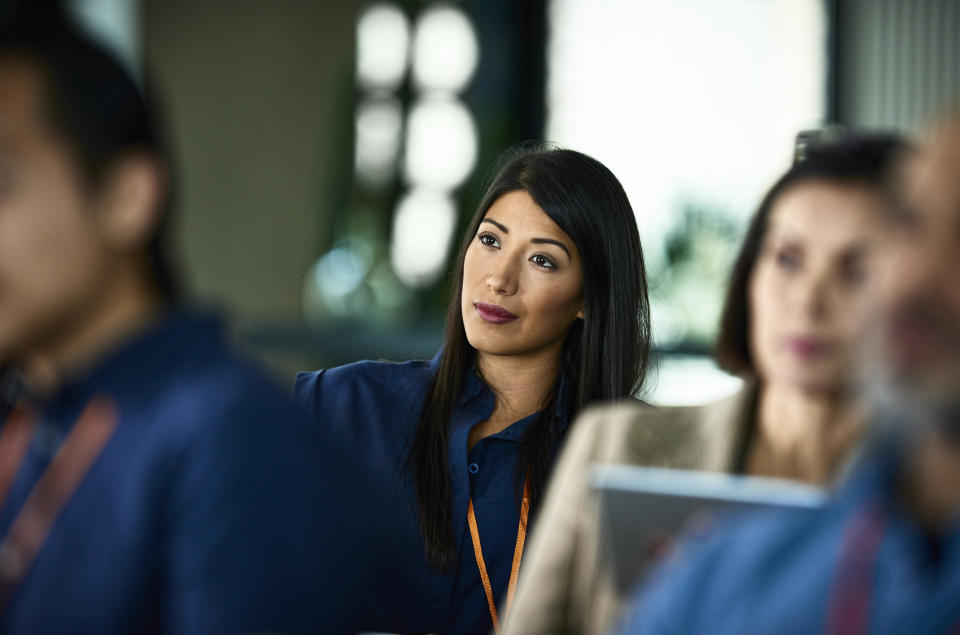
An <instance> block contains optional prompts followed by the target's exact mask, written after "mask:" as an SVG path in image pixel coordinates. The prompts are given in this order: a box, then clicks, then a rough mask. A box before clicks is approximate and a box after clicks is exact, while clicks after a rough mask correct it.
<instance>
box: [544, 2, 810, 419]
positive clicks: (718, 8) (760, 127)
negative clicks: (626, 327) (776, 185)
mask: <svg viewBox="0 0 960 635" xmlns="http://www.w3.org/2000/svg"><path fill="white" fill-rule="evenodd" d="M823 5H824V3H823V0H552V2H551V5H550V9H549V27H550V39H549V42H548V80H547V101H548V111H547V125H546V134H545V136H546V138H547V139H548V140H550V141H553V142H556V143H558V144H560V145H562V146H566V147H570V148H574V149H577V150H581V151H584V152H587V153H588V154H591V155H593V156H595V157H596V158H597V159H599V160H600V161H602V162H603V163H605V164H606V165H607V166H608V167H609V168H610V169H611V170H613V172H614V174H616V175H617V177H618V178H619V179H620V180H621V182H622V183H623V186H624V189H625V190H626V191H627V194H628V196H629V197H630V201H631V203H632V205H633V208H634V211H635V213H636V215H637V223H638V226H639V229H640V236H641V239H642V241H643V247H644V251H645V255H646V257H647V265H648V272H649V274H650V276H651V293H652V308H653V329H654V337H655V338H656V339H657V341H658V342H659V343H660V344H661V345H670V344H675V343H679V342H684V341H686V342H689V341H697V342H701V343H709V341H710V340H711V339H712V338H713V337H714V334H715V332H716V325H717V322H718V319H719V312H720V305H721V302H722V296H723V292H724V286H725V283H726V279H727V275H728V273H729V267H730V266H731V262H730V259H731V258H732V256H733V254H734V253H735V250H736V248H737V247H738V242H739V237H740V235H741V232H742V230H743V228H744V226H745V223H746V220H747V219H748V218H749V217H750V215H751V214H752V213H753V212H754V210H755V208H756V206H757V205H758V203H759V199H760V197H761V196H762V194H763V192H764V191H765V190H766V189H767V188H768V187H769V186H770V185H771V184H772V183H773V181H774V179H776V178H777V176H779V175H780V174H781V173H782V172H783V171H784V170H786V169H787V168H788V167H789V164H790V160H791V158H792V148H793V141H794V136H795V135H796V133H797V132H798V131H799V130H802V129H805V128H810V127H815V126H817V125H820V124H821V123H822V121H823V119H824V114H825V105H826V95H825V89H826V64H827V61H826V39H825V38H826V16H825V12H824V6H823ZM687 370H689V369H687ZM684 372H686V371H684ZM688 374H689V373H688ZM687 385H688V386H690V385H696V384H693V383H688V384H687ZM693 392H695V391H691V393H693ZM672 398H673V397H671V399H672ZM692 399H694V400H696V399H697V397H696V395H693V396H692Z"/></svg>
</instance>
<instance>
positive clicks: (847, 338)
mask: <svg viewBox="0 0 960 635" xmlns="http://www.w3.org/2000/svg"><path fill="white" fill-rule="evenodd" d="M884 204H885V202H884V200H883V198H882V196H881V195H880V194H879V193H877V192H876V191H874V190H872V189H870V188H869V187H867V186H864V185H847V184H835V183H831V182H829V181H825V180H823V181H807V182H803V183H798V184H796V185H793V186H791V187H789V188H788V189H787V190H785V191H784V192H783V193H781V194H780V196H779V197H778V198H777V199H776V200H775V201H774V204H773V208H772V209H771V213H770V217H769V222H768V226H767V231H766V236H765V237H764V242H763V244H762V245H761V248H760V253H759V254H758V257H757V262H756V264H755V265H754V269H753V272H752V274H751V276H750V281H749V287H748V294H749V295H748V297H749V303H750V320H751V332H750V347H751V352H752V355H753V359H754V364H755V366H756V369H757V372H758V374H759V377H760V378H761V379H762V380H763V381H764V382H765V383H768V384H770V383H785V384H790V385H793V386H796V387H799V388H801V389H804V390H815V391H829V392H836V391H841V390H845V389H846V388H847V387H848V385H849V382H850V381H851V379H852V371H853V363H854V350H855V348H856V340H857V338H858V335H859V334H860V333H861V332H862V330H863V328H864V326H865V324H866V321H867V315H868V313H869V311H870V307H871V304H872V301H873V293H872V291H873V290H872V286H873V285H872V280H871V278H872V275H871V274H872V262H871V261H872V259H873V256H874V254H875V252H876V250H877V248H878V243H879V242H880V240H881V235H880V231H881V230H880V229H879V227H878V226H879V225H880V223H878V222H877V218H878V213H879V210H878V208H879V206H882V205H884Z"/></svg>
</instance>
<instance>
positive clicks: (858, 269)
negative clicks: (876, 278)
mask: <svg viewBox="0 0 960 635" xmlns="http://www.w3.org/2000/svg"><path fill="white" fill-rule="evenodd" d="M867 268H868V267H867V264H866V263H865V262H864V261H863V259H861V258H855V259H850V260H847V261H845V262H844V263H843V268H842V269H841V271H842V275H843V281H844V282H846V283H847V284H848V285H850V286H859V285H861V284H863V283H864V282H866V281H867V276H868V272H867Z"/></svg>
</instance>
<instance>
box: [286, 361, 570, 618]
mask: <svg viewBox="0 0 960 635" xmlns="http://www.w3.org/2000/svg"><path fill="white" fill-rule="evenodd" d="M439 355H440V354H439V353H438V354H437V356H436V357H434V359H433V360H432V361H430V362H419V361H414V362H404V363H388V362H369V361H365V362H357V363H355V364H349V365H347V366H341V367H338V368H332V369H328V370H320V371H316V372H310V373H301V374H300V375H298V377H297V381H296V396H297V398H298V399H299V400H300V401H301V402H302V403H303V404H305V405H306V406H307V407H309V408H310V410H311V411H312V412H313V415H314V417H315V419H316V420H317V423H319V424H320V426H321V428H322V429H323V430H324V432H325V434H328V435H331V436H333V437H335V438H336V439H337V440H338V442H341V443H345V445H346V447H347V448H348V450H347V451H348V452H350V457H349V459H350V460H351V461H354V462H356V465H357V469H363V470H370V471H373V472H375V473H376V474H377V478H378V479H388V478H394V479H396V480H397V482H398V483H399V485H400V487H401V488H402V492H403V494H402V495H403V497H404V498H405V499H406V502H407V505H406V506H405V509H406V513H404V514H403V515H402V517H398V518H397V524H396V533H397V537H398V539H399V542H400V545H401V547H400V548H401V554H400V557H399V563H397V565H396V566H397V568H392V567H391V568H389V569H388V568H386V567H384V568H382V570H381V573H380V575H381V576H382V577H383V578H385V579H387V580H390V581H391V583H390V584H391V589H392V590H391V591H390V592H389V593H388V594H387V597H381V598H376V599H373V598H370V603H371V606H370V607H369V609H368V611H367V615H368V617H369V620H370V621H369V623H365V624H363V626H364V627H365V628H367V629H371V630H384V631H389V632H403V633H417V632H430V633H445V634H460V633H465V634H466V633H469V634H473V633H478V634H479V633H484V634H486V633H489V632H490V631H491V629H492V628H493V626H492V624H491V620H490V613H489V609H488V606H487V599H486V595H485V593H484V590H483V586H482V583H481V581H480V574H479V571H478V569H477V563H476V559H475V557H474V551H473V543H472V541H471V538H470V535H469V529H468V527H467V522H466V521H467V503H468V500H469V499H470V498H471V497H472V498H473V505H474V511H475V513H476V517H477V525H478V530H479V534H480V540H481V542H482V545H483V556H484V560H485V562H486V567H487V572H488V574H489V575H490V581H491V585H492V587H493V592H494V597H495V598H496V600H497V602H498V604H499V603H500V602H502V600H503V599H504V597H505V595H506V590H507V584H508V581H509V578H510V568H511V564H512V562H513V553H514V548H515V546H516V540H517V526H518V524H519V519H520V518H519V496H518V495H519V492H518V488H517V482H516V466H517V460H518V452H519V448H520V440H521V438H522V436H523V433H524V431H525V430H526V429H527V426H528V425H529V424H530V423H531V422H532V421H533V419H534V417H535V416H536V415H531V416H530V417H527V418H525V419H522V420H520V421H517V422H515V423H513V424H512V425H510V426H509V427H507V428H506V429H504V430H502V431H501V432H499V433H497V434H494V435H491V436H488V437H486V438H483V439H481V440H480V441H478V442H477V443H476V444H475V445H474V447H473V448H472V449H469V450H468V447H467V445H468V442H467V436H468V434H469V432H470V428H472V427H473V426H474V425H475V424H477V423H480V422H481V421H485V420H486V419H488V418H489V417H490V415H491V413H492V412H493V408H494V405H495V399H494V395H493V393H492V392H491V390H490V389H489V388H488V387H487V386H486V385H485V384H484V383H483V381H481V380H480V379H479V378H478V377H477V376H476V374H474V373H472V372H470V373H468V374H467V376H466V378H465V381H464V385H463V387H462V389H461V393H460V397H459V405H458V407H457V409H456V411H455V412H454V416H453V420H452V421H451V422H450V426H451V427H450V441H449V447H448V456H449V461H450V475H451V481H452V499H453V500H452V509H451V514H452V519H453V531H454V538H455V540H456V547H457V551H458V553H459V560H458V564H457V567H456V568H455V569H454V570H453V571H451V572H448V573H438V572H436V571H434V570H433V569H431V568H430V567H429V566H428V564H427V561H426V557H425V555H424V550H423V543H422V540H421V537H420V533H419V531H418V525H417V522H418V521H417V515H416V494H415V492H414V488H413V484H412V480H411V479H410V475H409V472H408V471H406V470H405V467H406V466H405V460H406V457H407V454H408V452H409V450H410V447H411V444H412V440H413V436H414V432H415V430H416V427H417V424H418V421H419V416H420V411H421V408H422V406H423V400H424V397H425V395H426V390H427V384H428V382H429V381H430V378H431V377H432V375H433V373H434V372H435V370H436V367H437V364H438V363H439ZM564 390H565V387H564V382H561V386H560V391H561V394H560V400H559V401H560V403H562V402H563V391H564ZM563 414H564V413H562V412H561V415H563ZM558 423H559V426H560V429H561V430H565V428H566V424H567V421H566V417H565V416H561V417H560V421H559V422H558Z"/></svg>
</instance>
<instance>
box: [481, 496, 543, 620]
mask: <svg viewBox="0 0 960 635" xmlns="http://www.w3.org/2000/svg"><path fill="white" fill-rule="evenodd" d="M529 513H530V478H529V477H527V480H526V481H525V482H524V484H523V499H522V500H521V502H520V525H519V527H517V544H516V546H515V547H514V548H513V564H512V565H511V567H510V583H509V584H508V585H507V603H506V606H505V607H504V612H506V611H509V610H510V602H512V601H513V593H514V591H516V590H517V576H518V574H519V573H520V559H521V558H522V557H523V543H524V541H525V540H526V538H527V515H528V514H529ZM467 524H468V525H469V526H470V537H471V538H472V539H473V555H474V556H475V557H476V559H477V568H478V569H479V570H480V581H481V582H482V583H483V590H484V592H485V593H486V594H487V608H489V609H490V620H491V621H492V622H493V630H494V631H495V632H497V633H499V632H500V622H499V620H498V619H497V604H496V602H494V600H493V586H492V585H491V584H490V575H489V574H488V573H487V565H486V563H485V562H484V559H483V548H482V547H481V546H480V530H479V529H478V528H477V516H476V514H475V513H474V511H473V497H472V496H471V497H470V502H469V504H468V505H467Z"/></svg>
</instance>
